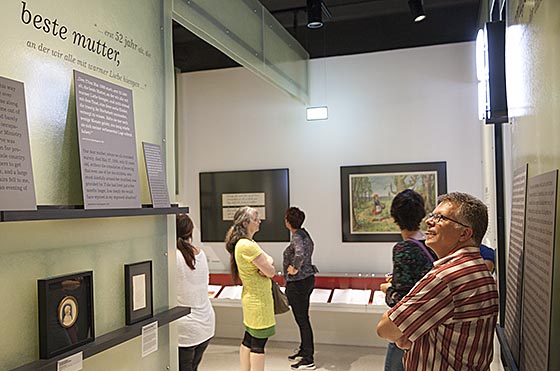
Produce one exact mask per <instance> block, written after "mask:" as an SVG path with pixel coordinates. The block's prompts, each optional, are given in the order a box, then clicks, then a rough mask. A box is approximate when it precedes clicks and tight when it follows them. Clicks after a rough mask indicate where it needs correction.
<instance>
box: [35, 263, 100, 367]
mask: <svg viewBox="0 0 560 371" xmlns="http://www.w3.org/2000/svg"><path fill="white" fill-rule="evenodd" d="M37 289H38V290H37V293H38V297H39V355H40V357H41V358H42V359H48V358H52V357H54V356H57V355H59V354H62V353H64V352H67V351H69V350H72V349H74V348H77V347H79V346H82V345H84V344H87V343H89V342H91V341H93V340H94V339H95V333H94V326H93V272H92V271H88V272H80V273H74V274H70V275H65V276H58V277H52V278H45V279H40V280H38V281H37Z"/></svg>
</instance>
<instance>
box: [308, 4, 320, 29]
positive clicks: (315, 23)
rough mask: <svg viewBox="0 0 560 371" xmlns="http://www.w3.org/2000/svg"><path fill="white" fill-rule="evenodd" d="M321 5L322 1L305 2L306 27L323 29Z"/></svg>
mask: <svg viewBox="0 0 560 371" xmlns="http://www.w3.org/2000/svg"><path fill="white" fill-rule="evenodd" d="M322 3H323V0H307V27H309V28H321V27H323V15H322V13H321V4H322Z"/></svg>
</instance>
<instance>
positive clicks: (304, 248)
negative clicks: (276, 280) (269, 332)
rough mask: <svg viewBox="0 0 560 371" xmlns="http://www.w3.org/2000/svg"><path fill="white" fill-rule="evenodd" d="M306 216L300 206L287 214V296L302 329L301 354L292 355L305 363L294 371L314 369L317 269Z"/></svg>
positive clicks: (296, 366)
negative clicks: (312, 301) (312, 310)
mask: <svg viewBox="0 0 560 371" xmlns="http://www.w3.org/2000/svg"><path fill="white" fill-rule="evenodd" d="M304 220H305V214H304V213H303V211H301V210H300V209H298V208H297V207H290V208H289V209H288V210H287V211H286V228H288V229H289V230H290V232H291V233H292V240H291V241H290V245H288V247H286V249H285V250H284V256H283V257H284V261H283V270H284V277H285V278H286V295H287V296H288V302H289V303H290V306H291V307H292V312H293V314H294V318H295V320H296V323H297V325H298V327H299V334H300V339H301V342H300V347H299V351H298V352H297V353H296V354H294V355H292V356H289V357H288V358H289V359H292V360H295V359H296V358H298V357H301V360H300V361H299V362H298V363H296V364H294V365H292V369H294V370H314V369H315V362H314V359H313V354H314V346H313V329H312V328H311V322H310V321H309V297H310V296H311V293H312V292H313V287H314V286H315V273H316V272H317V267H315V266H314V265H313V263H312V260H311V258H312V255H313V249H314V244H313V240H312V239H311V236H310V235H309V233H308V232H307V231H306V230H305V229H304V228H301V225H302V224H303V221H304Z"/></svg>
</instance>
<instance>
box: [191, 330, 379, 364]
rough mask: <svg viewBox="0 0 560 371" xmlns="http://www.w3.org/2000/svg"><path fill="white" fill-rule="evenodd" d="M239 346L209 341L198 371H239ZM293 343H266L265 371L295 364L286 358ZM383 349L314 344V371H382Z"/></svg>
mask: <svg viewBox="0 0 560 371" xmlns="http://www.w3.org/2000/svg"><path fill="white" fill-rule="evenodd" d="M239 343H240V340H235V339H220V338H218V339H213V340H212V342H211V343H210V346H209V347H208V349H207V350H206V352H205V353H204V358H203V359H202V363H201V364H200V367H199V370H200V371H218V370H220V371H222V370H224V371H226V370H239V369H240V367H239ZM296 347H297V344H295V343H287V342H274V341H269V342H268V343H267V344H266V360H265V362H266V363H265V370H266V371H288V370H290V365H291V364H292V363H295V362H293V361H290V360H289V359H288V356H289V355H290V354H292V353H293V350H294V348H296ZM384 362H385V349H381V348H367V347H355V346H352V347H350V346H341V345H326V344H316V345H315V364H316V365H317V370H331V371H366V370H367V371H378V370H379V371H382V370H383V364H384Z"/></svg>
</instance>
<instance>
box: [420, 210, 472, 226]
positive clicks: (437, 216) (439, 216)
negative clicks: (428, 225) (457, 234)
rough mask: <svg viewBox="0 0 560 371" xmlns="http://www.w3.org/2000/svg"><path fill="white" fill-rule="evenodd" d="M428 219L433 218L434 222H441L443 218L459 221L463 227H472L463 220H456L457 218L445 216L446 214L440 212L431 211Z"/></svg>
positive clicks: (454, 221)
mask: <svg viewBox="0 0 560 371" xmlns="http://www.w3.org/2000/svg"><path fill="white" fill-rule="evenodd" d="M428 219H433V220H434V222H436V223H439V222H441V220H442V219H443V220H449V221H450V222H453V223H457V224H459V225H462V226H463V227H466V228H472V227H471V226H468V225H466V224H463V223H461V222H458V221H457V220H455V219H451V218H450V217H448V216H445V215H442V214H438V213H429V214H428ZM426 220H427V219H426Z"/></svg>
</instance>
